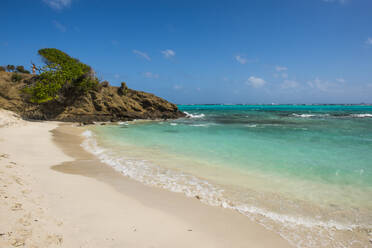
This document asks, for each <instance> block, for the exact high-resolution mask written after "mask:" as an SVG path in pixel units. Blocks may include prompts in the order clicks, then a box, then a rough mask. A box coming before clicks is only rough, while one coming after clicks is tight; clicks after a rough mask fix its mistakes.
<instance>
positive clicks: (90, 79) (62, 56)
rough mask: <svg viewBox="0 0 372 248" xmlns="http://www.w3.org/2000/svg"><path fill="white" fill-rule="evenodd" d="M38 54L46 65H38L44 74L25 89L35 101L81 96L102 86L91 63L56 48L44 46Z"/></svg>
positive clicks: (41, 73)
mask: <svg viewBox="0 0 372 248" xmlns="http://www.w3.org/2000/svg"><path fill="white" fill-rule="evenodd" d="M38 53H39V55H40V56H41V57H42V60H43V62H44V63H45V65H44V66H43V67H41V68H38V70H39V72H40V74H39V75H38V76H37V77H36V79H35V81H34V82H33V83H32V84H31V85H30V86H28V87H27V88H25V90H24V91H25V92H26V93H27V94H28V95H29V96H30V100H31V101H32V102H35V103H42V102H47V101H50V100H54V99H58V98H61V97H62V98H63V97H69V96H72V95H74V96H78V95H82V94H84V93H86V92H87V91H89V90H96V89H97V88H98V83H99V81H98V79H97V77H95V75H94V71H93V70H92V68H91V67H90V66H88V65H86V64H84V63H82V62H80V61H79V60H77V59H75V58H72V57H70V56H69V55H68V54H66V53H64V52H62V51H60V50H58V49H55V48H44V49H40V50H39V51H38Z"/></svg>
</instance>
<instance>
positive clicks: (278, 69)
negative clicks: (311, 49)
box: [275, 65, 288, 72]
mask: <svg viewBox="0 0 372 248" xmlns="http://www.w3.org/2000/svg"><path fill="white" fill-rule="evenodd" d="M275 70H276V71H279V72H281V71H286V70H288V68H287V67H285V66H279V65H277V66H275Z"/></svg>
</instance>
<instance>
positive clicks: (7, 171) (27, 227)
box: [0, 110, 290, 248]
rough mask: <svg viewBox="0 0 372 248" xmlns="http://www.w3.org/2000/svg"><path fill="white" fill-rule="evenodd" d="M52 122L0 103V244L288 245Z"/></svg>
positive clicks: (277, 237)
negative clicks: (143, 178) (101, 152)
mask: <svg viewBox="0 0 372 248" xmlns="http://www.w3.org/2000/svg"><path fill="white" fill-rule="evenodd" d="M59 125H61V124H60V123H56V122H26V121H23V120H19V119H18V118H17V117H14V116H13V115H12V114H11V113H10V112H7V111H3V110H0V126H1V127H0V199H1V200H0V247H99V248H102V247H162V248H163V247H172V248H173V247H203V248H204V247H290V245H289V243H288V242H287V241H286V240H284V239H283V238H281V237H280V236H279V235H278V234H276V233H274V232H271V231H269V230H266V229H265V228H264V227H262V226H260V225H259V224H257V223H254V222H252V221H250V220H249V219H248V218H247V217H245V216H243V215H241V214H239V213H237V212H234V211H231V210H227V209H223V208H219V207H211V206H207V205H204V204H202V203H201V202H200V201H199V200H197V199H192V198H187V197H185V196H184V195H183V194H180V193H172V192H168V191H165V190H162V189H158V188H152V187H148V186H144V185H142V184H140V183H138V182H135V181H133V180H130V179H128V178H126V177H124V176H122V175H121V174H119V173H118V172H115V171H114V170H113V169H111V168H110V167H109V166H106V165H104V164H102V163H100V162H99V161H98V160H97V159H96V158H95V157H93V156H92V155H90V154H88V153H86V152H85V151H84V150H83V149H81V148H80V146H79V143H80V142H81V138H80V137H79V136H78V135H79V133H80V132H81V131H82V129H81V128H77V127H72V125H71V124H63V125H62V126H61V127H59V128H58V129H57V130H55V129H56V128H57V127H58V126H59ZM52 130H53V131H52Z"/></svg>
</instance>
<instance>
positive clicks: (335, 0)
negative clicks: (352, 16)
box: [323, 0, 349, 4]
mask: <svg viewBox="0 0 372 248" xmlns="http://www.w3.org/2000/svg"><path fill="white" fill-rule="evenodd" d="M348 1H349V0H323V2H326V3H340V4H345V3H347V2H348Z"/></svg>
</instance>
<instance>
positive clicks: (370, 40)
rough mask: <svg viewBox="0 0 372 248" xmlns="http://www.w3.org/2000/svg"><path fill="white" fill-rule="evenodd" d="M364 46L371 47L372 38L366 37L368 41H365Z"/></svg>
mask: <svg viewBox="0 0 372 248" xmlns="http://www.w3.org/2000/svg"><path fill="white" fill-rule="evenodd" d="M366 44H367V45H372V37H368V39H367V41H366Z"/></svg>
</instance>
